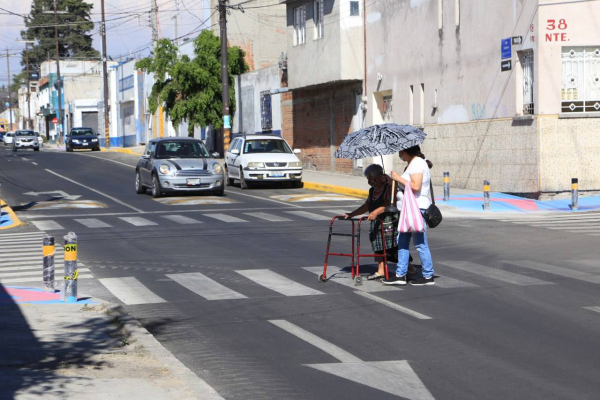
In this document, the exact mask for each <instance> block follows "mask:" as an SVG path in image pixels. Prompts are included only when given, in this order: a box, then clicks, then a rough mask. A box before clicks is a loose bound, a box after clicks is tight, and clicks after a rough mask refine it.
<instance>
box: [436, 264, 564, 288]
mask: <svg viewBox="0 0 600 400" xmlns="http://www.w3.org/2000/svg"><path fill="white" fill-rule="evenodd" d="M440 264H442V265H445V266H447V267H450V268H454V269H458V270H461V271H465V272H469V273H471V274H475V275H480V276H484V277H486V278H490V279H495V280H498V281H502V282H506V283H511V284H513V285H518V286H529V285H552V284H553V282H547V281H543V280H541V279H536V278H532V277H529V276H524V275H519V274H515V273H512V272H508V271H503V270H500V269H497V268H492V267H487V266H484V265H481V264H475V263H472V262H469V261H444V262H441V263H440Z"/></svg>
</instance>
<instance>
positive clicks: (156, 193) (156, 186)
mask: <svg viewBox="0 0 600 400" xmlns="http://www.w3.org/2000/svg"><path fill="white" fill-rule="evenodd" d="M161 196H162V188H161V187H160V181H159V180H158V177H157V176H156V175H152V197H154V198H155V199H158V198H159V197H161Z"/></svg>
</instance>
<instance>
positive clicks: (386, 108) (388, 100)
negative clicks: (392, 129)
mask: <svg viewBox="0 0 600 400" xmlns="http://www.w3.org/2000/svg"><path fill="white" fill-rule="evenodd" d="M382 116H383V120H384V121H386V122H387V121H391V120H392V119H393V118H394V107H393V103H392V95H388V96H383V113H382Z"/></svg>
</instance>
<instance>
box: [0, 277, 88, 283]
mask: <svg viewBox="0 0 600 400" xmlns="http://www.w3.org/2000/svg"><path fill="white" fill-rule="evenodd" d="M92 278H94V276H93V275H79V276H78V277H77V279H92ZM62 280H64V279H63V276H62V275H55V276H54V281H55V282H60V281H62ZM27 282H39V283H42V278H41V277H31V278H8V279H7V278H2V279H0V283H2V284H4V283H27Z"/></svg>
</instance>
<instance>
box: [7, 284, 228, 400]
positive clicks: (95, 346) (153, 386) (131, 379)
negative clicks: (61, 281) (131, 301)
mask: <svg viewBox="0 0 600 400" xmlns="http://www.w3.org/2000/svg"><path fill="white" fill-rule="evenodd" d="M52 296H54V297H57V296H58V294H50V293H45V292H43V291H42V290H40V289H34V288H23V287H8V286H7V287H5V286H2V285H0V337H1V338H2V341H1V342H0V354H2V357H0V398H2V399H9V398H10V399H31V398H44V399H46V398H49V399H65V398H69V399H106V400H113V399H116V398H123V399H140V400H148V399H199V398H201V399H222V398H221V396H219V395H218V393H217V392H216V391H215V390H214V389H212V388H211V387H210V386H208V385H207V384H206V383H205V382H204V381H203V380H201V379H200V378H198V377H197V376H196V375H195V374H194V373H193V372H192V371H190V370H189V369H188V368H186V367H185V366H184V365H183V364H182V363H181V362H180V361H179V360H177V359H176V358H175V357H174V356H173V355H172V354H171V353H170V352H169V351H167V350H166V349H165V348H164V347H163V346H162V345H161V344H160V343H159V342H158V341H157V340H156V339H155V338H154V337H153V336H152V335H151V334H150V333H149V332H148V331H146V330H145V329H144V328H143V327H142V326H141V325H140V324H139V323H138V322H137V321H136V320H134V319H133V318H131V317H129V316H127V315H125V314H124V313H123V311H122V310H121V308H120V306H117V305H114V304H111V303H107V302H103V301H102V300H98V299H93V298H87V299H84V300H80V301H79V302H78V303H75V304H69V303H61V302H60V301H58V300H56V299H55V298H53V297H52ZM80 299H81V297H80Z"/></svg>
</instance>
